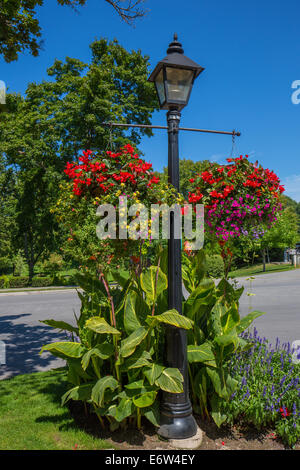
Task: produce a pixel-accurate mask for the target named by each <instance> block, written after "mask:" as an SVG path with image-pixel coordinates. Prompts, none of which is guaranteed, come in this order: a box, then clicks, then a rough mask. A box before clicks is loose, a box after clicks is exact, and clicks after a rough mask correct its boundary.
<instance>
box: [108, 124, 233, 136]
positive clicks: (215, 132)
mask: <svg viewBox="0 0 300 470" xmlns="http://www.w3.org/2000/svg"><path fill="white" fill-rule="evenodd" d="M103 126H108V127H139V128H141V129H164V130H168V126H152V125H151V124H123V123H119V122H104V123H103ZM178 130H179V131H191V132H204V133H207V134H225V135H232V136H237V137H240V135H241V133H240V132H237V131H235V130H233V131H231V132H228V131H214V130H209V129H194V128H191V127H179V128H178Z"/></svg>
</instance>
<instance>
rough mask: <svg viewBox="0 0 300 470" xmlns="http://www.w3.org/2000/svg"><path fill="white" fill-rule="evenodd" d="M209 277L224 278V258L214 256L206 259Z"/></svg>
mask: <svg viewBox="0 0 300 470" xmlns="http://www.w3.org/2000/svg"><path fill="white" fill-rule="evenodd" d="M206 266H207V268H206V269H207V271H206V272H207V275H208V276H209V277H213V278H220V277H223V276H224V262H223V259H222V256H220V255H212V256H208V257H207V258H206Z"/></svg>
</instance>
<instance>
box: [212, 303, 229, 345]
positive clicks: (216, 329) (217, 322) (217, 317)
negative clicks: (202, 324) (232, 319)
mask: <svg viewBox="0 0 300 470" xmlns="http://www.w3.org/2000/svg"><path fill="white" fill-rule="evenodd" d="M225 313H226V307H225V305H224V304H223V303H222V302H221V300H218V301H217V302H216V303H215V305H214V307H213V308H212V310H211V314H210V318H209V330H210V331H211V336H212V337H214V336H216V335H222V334H223V329H222V322H221V318H222V316H223V315H224V314H225Z"/></svg>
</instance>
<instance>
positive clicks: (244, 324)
mask: <svg viewBox="0 0 300 470" xmlns="http://www.w3.org/2000/svg"><path fill="white" fill-rule="evenodd" d="M261 315H265V312H260V311H259V310H254V311H253V312H251V313H249V314H248V315H246V316H245V317H243V318H242V319H241V321H240V323H239V325H238V326H237V328H236V331H237V334H240V333H242V331H244V330H246V329H247V328H249V326H250V325H251V323H252V322H253V320H255V319H256V318H258V317H260V316H261Z"/></svg>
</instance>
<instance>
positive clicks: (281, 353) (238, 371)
mask: <svg viewBox="0 0 300 470" xmlns="http://www.w3.org/2000/svg"><path fill="white" fill-rule="evenodd" d="M242 338H243V339H244V340H246V341H248V342H249V343H251V344H252V348H251V349H248V351H244V352H242V353H238V354H235V355H234V356H233V358H232V360H231V364H230V370H231V374H232V376H233V377H234V379H235V380H238V382H239V386H238V387H237V389H236V391H235V392H234V393H233V395H232V396H231V399H230V401H229V402H227V403H226V402H223V403H222V408H223V409H222V411H223V413H224V414H225V415H226V417H227V422H229V423H234V422H244V423H246V424H252V425H254V426H255V427H256V428H257V429H262V428H264V427H270V426H273V427H275V430H276V433H277V435H278V436H280V437H281V438H282V440H283V442H285V443H287V444H288V445H290V446H293V445H294V444H295V443H296V442H297V440H298V439H299V438H300V422H299V417H300V397H299V391H300V388H299V385H300V364H296V363H293V361H292V355H296V354H299V352H298V353H297V352H294V353H293V351H292V350H291V346H290V344H289V343H284V344H283V345H282V346H280V342H279V339H277V342H276V345H275V346H272V345H271V344H269V343H268V341H267V340H266V338H263V339H262V338H260V337H259V336H258V335H257V331H256V329H254V333H253V334H251V333H244V334H243V335H242ZM298 351H299V350H298ZM298 357H299V356H298Z"/></svg>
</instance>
